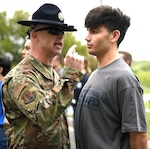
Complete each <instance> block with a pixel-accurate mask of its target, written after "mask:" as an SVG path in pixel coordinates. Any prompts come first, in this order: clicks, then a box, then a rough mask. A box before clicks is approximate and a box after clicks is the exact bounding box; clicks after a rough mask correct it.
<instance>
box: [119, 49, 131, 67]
mask: <svg viewBox="0 0 150 149" xmlns="http://www.w3.org/2000/svg"><path fill="white" fill-rule="evenodd" d="M119 54H122V55H123V59H124V61H128V62H129V66H131V64H132V55H131V54H130V53H129V52H127V51H119Z"/></svg>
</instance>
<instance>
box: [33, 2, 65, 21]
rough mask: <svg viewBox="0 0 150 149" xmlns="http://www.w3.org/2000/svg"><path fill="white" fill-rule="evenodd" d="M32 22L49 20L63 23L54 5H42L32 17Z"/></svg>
mask: <svg viewBox="0 0 150 149" xmlns="http://www.w3.org/2000/svg"><path fill="white" fill-rule="evenodd" d="M32 19H33V20H50V21H57V22H62V23H64V17H63V15H62V12H61V10H60V9H59V8H58V7H57V6H56V5H54V4H44V5H42V6H41V7H40V8H39V9H38V10H37V11H36V12H35V13H34V14H33V15H32Z"/></svg>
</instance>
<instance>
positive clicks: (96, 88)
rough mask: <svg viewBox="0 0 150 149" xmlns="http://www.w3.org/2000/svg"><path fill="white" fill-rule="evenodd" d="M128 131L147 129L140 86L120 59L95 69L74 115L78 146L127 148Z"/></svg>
mask: <svg viewBox="0 0 150 149" xmlns="http://www.w3.org/2000/svg"><path fill="white" fill-rule="evenodd" d="M129 132H147V126H146V120H145V108H144V102H143V89H142V88H141V86H140V83H139V80H138V78H137V77H136V76H135V75H134V74H133V72H132V71H131V69H130V67H129V66H128V65H127V64H126V63H125V62H124V61H123V60H121V59H117V60H116V61H114V62H112V63H111V64H109V65H107V66H105V67H103V68H101V69H97V70H95V71H94V72H93V73H92V74H91V76H90V78H89V79H88V81H87V83H86V84H85V86H84V88H83V89H82V91H81V93H80V96H79V100H78V105H77V109H76V118H75V138H76V145H77V149H130V145H129Z"/></svg>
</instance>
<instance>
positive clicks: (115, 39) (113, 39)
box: [111, 30, 120, 42]
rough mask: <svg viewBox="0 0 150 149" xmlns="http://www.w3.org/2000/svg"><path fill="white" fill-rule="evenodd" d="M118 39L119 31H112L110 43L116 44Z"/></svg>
mask: <svg viewBox="0 0 150 149" xmlns="http://www.w3.org/2000/svg"><path fill="white" fill-rule="evenodd" d="M119 37H120V31H119V30H114V31H112V32H111V41H112V42H117V41H118V39H119Z"/></svg>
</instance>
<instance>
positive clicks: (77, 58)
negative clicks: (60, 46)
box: [64, 45, 84, 72]
mask: <svg viewBox="0 0 150 149" xmlns="http://www.w3.org/2000/svg"><path fill="white" fill-rule="evenodd" d="M83 64H84V57H83V56H81V55H79V54H78V53H77V52H76V45H73V46H72V47H71V48H70V49H69V50H68V52H67V54H66V57H65V58H64V65H66V66H69V67H72V68H75V69H77V70H79V71H81V72H82V70H83Z"/></svg>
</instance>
